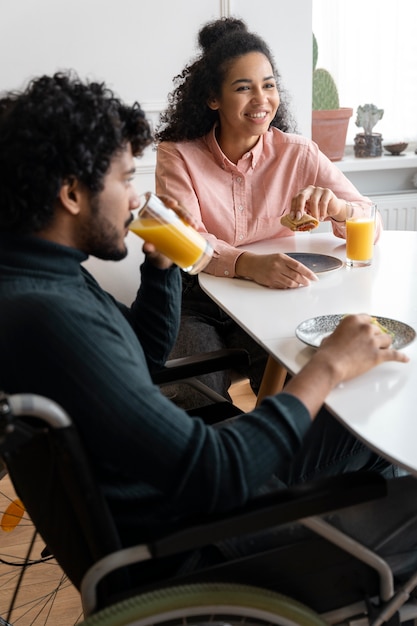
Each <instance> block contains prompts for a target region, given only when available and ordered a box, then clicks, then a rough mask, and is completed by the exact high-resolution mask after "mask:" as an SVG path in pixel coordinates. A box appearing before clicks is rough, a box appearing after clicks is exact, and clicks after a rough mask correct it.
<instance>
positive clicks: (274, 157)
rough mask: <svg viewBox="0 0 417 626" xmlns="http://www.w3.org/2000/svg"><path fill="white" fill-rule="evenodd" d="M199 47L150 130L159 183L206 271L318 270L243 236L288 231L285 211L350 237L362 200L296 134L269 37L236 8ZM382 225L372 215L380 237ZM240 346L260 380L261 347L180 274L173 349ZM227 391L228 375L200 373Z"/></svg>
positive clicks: (257, 276) (308, 274) (309, 276)
mask: <svg viewBox="0 0 417 626" xmlns="http://www.w3.org/2000/svg"><path fill="white" fill-rule="evenodd" d="M198 43H199V46H200V48H201V53H200V55H199V56H198V57H197V59H196V60H195V61H194V62H193V63H191V64H190V65H187V66H186V67H185V69H184V70H183V71H182V73H181V74H180V75H179V76H177V77H176V79H175V80H174V84H175V89H174V91H173V92H172V93H171V94H170V96H169V106H168V108H167V110H166V111H165V112H164V113H163V115H162V118H161V125H160V127H159V128H158V129H157V133H156V138H157V140H158V152H157V165H156V191H157V193H158V194H161V193H163V194H169V195H171V196H173V197H175V198H178V199H180V200H181V202H182V203H183V205H184V206H185V207H186V208H187V210H188V211H190V212H191V214H193V216H194V217H195V218H196V219H197V220H198V222H199V230H200V231H201V232H202V233H203V235H204V236H205V237H206V238H207V239H208V240H209V241H210V242H211V244H212V246H213V248H214V250H215V253H214V256H213V259H212V261H211V262H210V264H209V265H208V266H207V268H206V269H205V270H204V271H206V272H208V273H211V274H214V275H216V276H224V277H229V278H245V279H249V280H253V281H255V282H257V283H259V284H261V285H265V286H267V287H270V288H275V289H288V288H295V287H299V286H307V285H309V284H310V283H311V281H314V280H315V279H316V276H315V274H314V273H313V272H312V271H310V270H309V269H308V268H307V267H305V266H304V265H303V264H301V263H299V262H297V261H295V260H294V259H292V258H290V257H289V256H287V255H285V254H279V253H276V254H264V255H259V254H254V253H252V252H247V251H244V250H242V248H241V246H242V245H245V244H249V243H252V242H255V241H260V240H263V239H271V238H273V237H284V236H288V235H292V234H293V233H292V231H291V230H289V229H288V228H286V227H285V226H284V225H283V224H281V218H282V217H283V216H284V215H285V214H289V215H290V217H291V218H298V219H300V218H301V217H302V216H303V215H304V214H309V215H310V216H312V217H313V218H316V220H318V221H324V220H326V221H330V222H331V224H332V227H333V232H334V234H335V235H336V236H337V237H342V238H344V237H345V229H346V226H345V219H346V212H347V210H350V207H351V203H352V202H355V201H363V200H367V199H364V198H363V197H362V196H361V195H360V193H359V192H358V191H357V189H356V188H355V187H354V186H353V184H352V183H351V182H350V181H349V180H348V179H347V178H346V177H345V176H344V175H343V174H342V172H340V170H339V169H338V168H337V167H336V166H335V165H334V164H333V163H331V162H330V161H329V159H328V158H327V157H326V156H325V155H324V154H322V153H321V152H320V150H319V149H318V147H317V145H316V144H315V143H313V142H312V141H310V140H309V139H306V138H304V137H301V136H300V135H298V134H295V132H294V131H295V123H294V121H293V120H292V117H291V115H290V113H289V108H288V104H287V96H286V94H285V91H284V90H283V88H282V86H281V84H280V82H281V81H280V76H279V73H278V71H277V69H276V67H275V63H274V60H273V57H272V54H271V52H270V50H269V48H268V46H267V44H266V43H265V42H264V41H263V40H262V39H261V38H260V37H259V36H258V35H256V34H254V33H251V32H249V31H248V29H247V27H246V24H245V23H244V22H243V21H242V20H240V19H235V18H222V19H219V20H215V21H213V22H211V23H208V24H207V25H206V26H204V27H203V28H202V29H201V30H200V32H199V35H198ZM380 229H381V223H380V221H378V224H377V228H376V238H378V236H379V232H380ZM236 344H238V345H240V346H245V347H246V348H247V349H248V350H249V351H250V353H251V356H252V367H251V371H250V372H249V373H247V372H244V374H245V375H248V374H249V378H250V380H251V385H252V388H253V390H254V391H255V393H256V392H257V391H258V389H259V384H260V381H261V378H262V373H263V369H264V366H265V362H266V354H265V353H264V351H263V350H261V349H260V348H259V347H258V346H257V345H256V344H254V342H253V341H252V340H251V339H250V338H249V337H248V336H247V335H246V334H245V333H244V332H243V331H242V330H241V329H240V328H239V327H237V325H236V324H234V323H233V322H232V321H231V320H230V318H229V317H228V316H227V315H225V314H224V312H222V311H221V310H220V309H219V308H218V307H217V306H216V305H214V303H213V302H211V301H210V299H209V298H208V297H207V296H205V295H204V294H203V292H202V291H201V289H200V288H199V285H198V281H197V279H196V278H195V277H190V276H187V275H184V276H183V314H182V326H181V332H180V335H179V338H178V341H177V344H176V347H175V349H174V352H173V354H172V356H175V357H178V356H184V355H185V354H187V353H190V352H198V351H202V350H204V349H207V348H208V347H209V348H220V347H224V346H232V345H236ZM205 382H207V383H208V384H210V385H211V386H213V387H214V388H215V389H216V390H217V391H218V392H219V393H221V394H223V395H225V396H226V397H227V389H228V387H229V384H230V380H229V378H228V374H227V373H224V375H218V376H217V381H213V380H212V379H211V380H209V379H205Z"/></svg>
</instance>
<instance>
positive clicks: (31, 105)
mask: <svg viewBox="0 0 417 626" xmlns="http://www.w3.org/2000/svg"><path fill="white" fill-rule="evenodd" d="M129 142H130V144H131V146H132V152H133V154H134V156H140V155H141V154H142V153H143V150H144V149H145V148H146V146H148V145H149V144H150V143H151V142H152V134H151V131H150V127H149V124H148V122H147V120H146V119H145V114H144V112H143V111H142V109H141V108H140V106H139V104H138V103H135V104H133V105H132V106H128V105H126V104H124V103H122V102H121V100H119V99H118V98H117V97H116V96H115V95H114V93H113V92H112V91H111V90H110V89H109V88H107V87H106V85H105V84H104V83H98V82H82V81H81V80H80V79H79V78H78V77H77V76H76V75H75V73H73V72H58V73H56V74H54V75H53V76H42V77H40V78H37V79H34V80H32V81H31V82H30V83H29V85H28V86H27V88H26V89H25V90H24V91H21V92H8V93H6V94H5V95H4V96H3V97H2V98H1V99H0V231H3V232H6V231H8V232H19V233H36V232H38V231H40V230H41V229H43V228H44V227H45V226H47V225H48V224H49V222H50V221H51V220H52V217H53V214H54V205H55V201H56V199H57V196H58V193H59V190H60V188H61V186H62V184H63V183H65V182H68V181H71V180H78V181H79V182H81V183H83V184H84V185H85V186H86V187H87V188H88V189H89V190H90V191H91V193H92V195H94V194H96V193H98V192H99V191H100V190H101V189H102V188H103V184H104V183H103V179H104V176H105V175H106V173H107V171H108V169H109V166H110V163H111V160H112V158H113V157H114V156H115V155H116V154H117V152H118V151H120V150H122V149H124V148H125V147H126V145H127V144H128V143H129Z"/></svg>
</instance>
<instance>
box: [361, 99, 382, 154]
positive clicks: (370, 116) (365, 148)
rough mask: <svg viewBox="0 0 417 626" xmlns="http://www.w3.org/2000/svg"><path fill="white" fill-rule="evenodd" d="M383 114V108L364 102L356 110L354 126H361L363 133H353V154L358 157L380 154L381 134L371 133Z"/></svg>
mask: <svg viewBox="0 0 417 626" xmlns="http://www.w3.org/2000/svg"><path fill="white" fill-rule="evenodd" d="M383 115H384V109H378V107H377V106H376V105H375V104H364V105H361V106H359V107H358V109H357V111H356V122H355V124H356V126H359V127H361V128H363V130H364V132H363V133H358V134H357V135H355V145H354V151H355V156H356V157H360V158H368V157H379V156H381V154H382V135H381V133H373V132H372V129H373V128H374V126H375V124H376V123H377V122H378V121H379V120H380V119H381V118H382V116H383Z"/></svg>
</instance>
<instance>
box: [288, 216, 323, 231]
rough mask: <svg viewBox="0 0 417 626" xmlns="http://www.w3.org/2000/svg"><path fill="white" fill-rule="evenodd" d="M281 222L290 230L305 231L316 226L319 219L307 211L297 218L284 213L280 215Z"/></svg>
mask: <svg viewBox="0 0 417 626" xmlns="http://www.w3.org/2000/svg"><path fill="white" fill-rule="evenodd" d="M281 224H282V225H283V226H285V227H286V228H289V229H290V230H297V231H307V230H313V229H314V228H317V226H318V225H319V221H318V220H316V218H315V217H313V216H312V215H308V213H303V214H302V216H301V218H300V219H299V220H297V219H296V218H295V217H294V219H291V217H290V216H289V214H286V215H283V216H282V217H281Z"/></svg>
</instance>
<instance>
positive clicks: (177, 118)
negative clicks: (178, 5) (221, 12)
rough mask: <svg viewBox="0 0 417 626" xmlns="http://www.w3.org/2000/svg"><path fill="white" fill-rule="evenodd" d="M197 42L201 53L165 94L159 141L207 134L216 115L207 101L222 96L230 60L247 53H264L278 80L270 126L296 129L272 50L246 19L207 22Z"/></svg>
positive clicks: (186, 138)
mask: <svg viewBox="0 0 417 626" xmlns="http://www.w3.org/2000/svg"><path fill="white" fill-rule="evenodd" d="M198 43H199V46H200V48H201V50H202V52H201V53H200V55H199V56H198V57H197V59H196V60H195V61H194V62H193V63H192V64H190V65H186V66H185V68H184V70H183V71H182V73H181V74H179V75H178V76H176V77H175V78H174V86H175V89H174V90H173V91H172V92H171V93H170V94H169V96H168V103H169V104H168V108H167V109H166V111H164V113H162V115H161V123H160V125H159V127H158V129H157V132H156V139H157V140H158V141H187V140H192V139H197V138H198V137H203V136H204V135H206V134H207V133H208V132H209V131H210V130H211V128H212V127H213V125H214V124H215V122H216V121H217V120H218V118H219V114H218V112H217V111H213V110H212V109H210V107H209V106H208V104H207V102H208V100H209V99H210V98H211V97H219V96H220V95H221V88H222V84H223V81H224V78H225V75H226V72H227V70H228V69H229V66H230V63H231V62H233V60H234V59H237V58H238V57H241V56H243V55H244V54H248V53H250V52H260V53H261V54H263V55H265V56H266V58H267V59H268V61H269V62H270V63H271V66H272V70H273V73H274V77H275V80H276V83H277V88H278V92H279V94H280V105H279V107H278V110H277V113H276V115H275V117H274V119H273V120H272V123H271V126H276V127H277V128H279V129H280V130H282V131H284V132H290V131H293V132H295V131H296V124H295V121H294V120H293V118H292V116H291V114H290V112H289V106H288V100H289V99H288V95H287V94H286V92H285V90H284V89H283V87H282V86H281V78H280V75H279V73H278V70H277V68H276V66H275V62H274V59H273V56H272V53H271V51H270V49H269V47H268V46H267V44H266V43H265V41H264V40H263V39H262V38H261V37H259V36H258V35H257V34H255V33H251V32H249V31H248V29H247V26H246V24H245V22H243V21H242V20H240V19H237V18H233V17H227V18H220V19H218V20H214V21H213V22H209V23H208V24H206V25H205V26H204V27H203V28H202V29H201V30H200V32H199V34H198Z"/></svg>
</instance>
